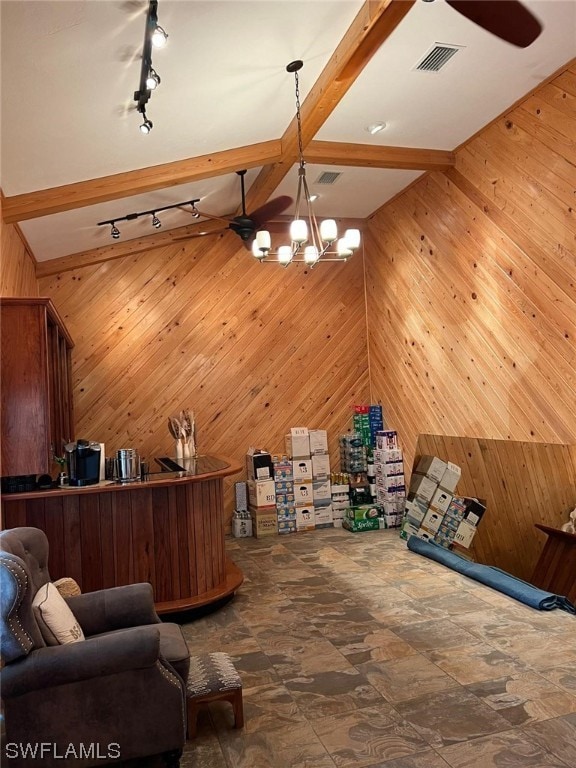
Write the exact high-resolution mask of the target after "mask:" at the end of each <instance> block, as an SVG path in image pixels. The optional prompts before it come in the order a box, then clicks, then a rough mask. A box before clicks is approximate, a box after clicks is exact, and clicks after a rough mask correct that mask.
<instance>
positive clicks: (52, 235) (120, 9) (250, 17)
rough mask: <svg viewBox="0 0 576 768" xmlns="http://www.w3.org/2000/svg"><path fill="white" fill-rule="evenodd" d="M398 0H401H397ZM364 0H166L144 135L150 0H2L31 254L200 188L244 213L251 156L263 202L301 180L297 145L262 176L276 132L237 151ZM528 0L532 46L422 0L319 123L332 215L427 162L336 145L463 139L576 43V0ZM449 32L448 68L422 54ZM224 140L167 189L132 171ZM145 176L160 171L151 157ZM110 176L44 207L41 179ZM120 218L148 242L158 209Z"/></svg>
mask: <svg viewBox="0 0 576 768" xmlns="http://www.w3.org/2000/svg"><path fill="white" fill-rule="evenodd" d="M498 1H499V0H486V2H498ZM402 2H403V0H393V2H391V3H390V8H387V9H386V10H384V15H386V14H390V13H392V7H393V6H398V5H399V4H400V3H402ZM366 5H368V6H373V7H376V6H386V5H388V3H386V2H384V3H382V2H380V3H370V4H365V3H363V2H361V1H360V0H307V1H306V2H294V0H287V1H283V0H277V1H276V0H260V1H258V0H222V1H220V0H210V1H209V2H202V1H201V0H159V4H158V19H159V23H160V24H161V25H162V26H163V27H164V28H165V29H166V31H167V32H168V33H169V43H168V46H167V47H166V48H165V49H163V50H161V51H154V54H153V64H154V67H155V69H156V70H157V71H158V73H159V74H160V76H161V78H162V82H161V85H160V86H159V88H158V89H157V90H156V91H155V92H153V94H152V96H151V99H150V101H149V104H148V107H147V113H148V117H149V118H150V119H151V120H152V122H153V124H154V128H153V130H152V131H151V133H150V134H149V135H142V134H141V133H140V132H139V130H138V125H139V124H140V122H141V119H140V116H139V115H138V113H137V112H136V111H135V110H134V101H133V95H134V91H136V90H137V89H138V85H139V79H140V63H141V62H140V56H141V52H142V42H143V37H144V24H145V18H146V10H147V8H148V3H147V2H139V1H138V0H125V1H123V0H1V5H0V7H1V24H2V38H1V42H2V47H1V75H2V115H1V127H2V134H1V177H0V184H1V186H2V191H3V194H4V196H5V198H6V200H5V206H4V208H5V212H6V214H7V215H6V216H5V218H6V219H7V220H8V219H9V216H8V214H9V213H10V206H11V202H12V201H11V198H14V199H15V200H16V199H17V197H18V196H23V198H22V199H24V198H25V202H26V203H27V205H28V208H27V209H26V210H27V212H26V213H25V214H24V213H22V210H23V209H20V211H19V212H18V211H17V212H16V213H15V214H14V217H13V218H11V219H10V220H12V221H18V222H19V226H20V228H21V230H22V232H23V235H24V237H25V238H26V240H27V241H28V243H29V245H30V247H31V250H32V251H33V253H34V255H35V257H36V259H37V260H38V261H46V260H50V259H55V258H59V257H63V256H67V255H70V254H76V253H79V252H83V251H87V250H90V249H94V248H100V247H105V246H109V245H110V244H111V243H112V241H111V240H110V230H109V228H108V227H98V226H97V222H98V221H101V220H103V219H112V218H115V217H118V218H120V217H122V216H125V215H127V214H129V213H131V212H133V211H142V210H150V209H154V208H159V207H163V206H165V205H171V204H173V203H177V202H180V201H185V200H190V199H193V198H200V199H201V202H200V203H199V204H198V207H199V208H201V210H205V211H207V212H210V213H212V214H214V215H225V214H231V213H233V212H235V210H236V208H237V206H238V203H239V184H238V178H237V176H236V175H235V174H234V172H233V171H234V169H235V168H237V169H239V168H242V167H248V168H249V169H250V170H249V171H248V174H247V176H246V181H247V186H249V187H250V186H251V185H252V184H255V186H254V188H253V189H252V193H253V195H254V197H253V200H250V196H249V201H250V202H252V203H254V204H257V205H261V204H262V203H263V202H265V199H267V198H269V197H273V196H276V195H277V194H288V195H291V196H294V195H295V187H296V169H295V167H290V166H292V162H293V159H294V158H293V156H292V155H287V156H286V158H284V162H285V163H286V161H287V159H288V160H289V163H288V166H287V167H285V168H284V170H283V171H282V172H281V173H276V175H273V176H272V177H271V178H272V179H273V183H274V185H275V186H274V188H270V189H267V188H266V185H265V184H261V183H260V182H261V180H262V178H263V174H264V173H265V171H262V168H263V167H264V166H266V165H268V164H269V163H274V162H277V161H278V160H279V159H280V158H279V157H277V156H273V155H274V152H273V149H274V147H272V148H270V152H269V154H268V155H267V154H266V153H264V154H263V155H262V159H261V160H258V158H259V157H260V154H259V152H254V151H252V150H250V149H248V150H247V151H246V153H244V154H243V153H242V152H238V153H234V150H236V149H237V148H242V147H247V148H251V147H253V145H259V144H260V143H265V142H272V141H278V140H280V139H281V137H282V136H283V134H284V133H285V131H286V130H287V128H288V127H289V125H290V123H291V121H292V119H293V117H294V111H295V102H294V78H293V75H291V74H288V73H287V72H286V70H285V67H286V65H287V64H288V63H289V62H290V61H292V60H294V59H302V60H303V61H304V67H303V69H302V70H301V72H300V90H301V99H302V101H303V102H304V101H305V98H306V96H307V95H308V93H309V92H310V91H311V90H313V86H314V84H315V82H316V81H317V80H318V79H319V78H320V77H321V76H322V73H323V70H324V68H325V67H326V66H327V65H328V66H330V62H332V63H333V61H334V60H333V58H331V57H333V54H334V51H335V50H336V49H337V48H338V46H339V44H340V41H341V40H342V39H343V38H344V37H345V35H346V34H347V30H348V29H349V28H350V26H351V25H352V24H353V22H354V19H355V17H356V15H357V13H358V12H359V11H360V10H361V9H363V8H364V7H365V6H366ZM525 5H526V6H527V7H529V8H530V9H531V10H532V12H533V13H534V14H535V15H536V16H537V17H538V18H539V19H540V20H541V22H542V23H543V26H544V31H543V33H542V34H541V35H540V37H539V38H538V39H537V40H536V41H535V42H534V43H533V44H532V45H531V46H529V47H528V48H526V49H519V48H516V47H514V46H512V45H510V44H508V43H505V42H503V41H502V40H500V39H498V38H496V37H494V36H493V35H491V34H489V33H487V32H485V31H484V30H482V29H480V28H479V27H477V26H475V25H474V24H473V23H472V22H470V21H468V20H467V19H466V18H464V17H463V16H461V15H460V14H458V13H456V12H455V11H454V10H453V9H452V8H451V7H450V6H448V5H447V4H446V3H445V2H444V0H435V2H423V0H417V2H415V3H414V4H413V5H412V7H411V8H410V9H409V11H408V12H407V14H406V16H405V17H404V19H403V20H402V21H401V22H400V23H399V25H398V26H397V28H396V29H395V30H394V31H392V32H391V34H390V35H389V37H387V39H385V40H384V41H383V43H382V44H381V46H380V47H379V48H378V50H377V51H376V53H375V54H374V56H373V57H372V58H371V59H370V60H369V61H368V63H367V64H366V66H365V67H364V68H363V69H361V71H360V73H359V74H358V76H357V77H356V79H355V80H353V82H352V85H351V87H350V88H349V90H347V92H345V93H344V95H343V96H342V97H341V98H340V97H339V101H338V100H337V103H336V106H335V108H334V109H333V111H332V112H331V113H329V114H328V115H327V117H326V119H325V120H323V119H317V130H316V133H315V135H313V136H310V137H309V138H310V139H313V140H314V141H315V142H334V143H335V150H336V151H335V153H334V154H333V156H332V157H331V158H324V157H320V160H319V161H317V159H316V158H318V155H316V156H314V155H313V154H311V156H310V157H309V158H308V164H307V170H308V180H309V182H312V183H311V186H312V187H313V189H312V191H315V192H319V193H320V197H319V199H318V201H317V203H316V204H315V205H316V210H317V213H318V214H319V215H320V216H328V215H330V216H333V217H360V218H365V217H367V216H368V215H370V214H371V213H372V212H373V211H375V210H376V209H378V208H379V207H380V206H381V205H383V204H384V203H385V202H386V201H387V200H389V199H390V198H391V197H393V196H394V195H395V194H397V193H398V192H399V191H401V190H402V189H403V188H404V187H406V186H407V185H408V184H410V183H411V182H412V181H413V180H414V179H415V178H417V177H418V176H419V175H420V174H421V173H422V172H424V170H425V168H426V166H424V167H423V168H417V167H408V168H402V167H401V168H383V167H369V165H371V164H368V163H366V162H362V161H358V163H356V164H349V163H350V162H354V161H350V158H349V157H348V156H347V154H346V148H343V147H340V148H338V146H337V145H339V144H340V145H341V144H342V143H347V144H354V145H367V146H368V147H369V148H379V147H382V148H383V147H405V148H426V149H433V150H454V149H455V148H456V147H458V146H459V145H460V144H462V143H463V142H465V141H466V140H467V139H468V138H469V137H470V136H472V135H473V134H474V133H476V132H477V131H478V130H480V129H481V128H482V127H483V126H484V125H486V124H487V123H489V122H490V121H491V120H493V119H494V118H495V117H497V116H498V115H499V114H501V113H502V112H503V111H504V110H505V109H506V108H507V107H509V106H510V105H512V104H513V103H514V102H515V101H517V100H518V99H520V98H521V97H522V96H524V95H525V94H526V93H528V92H529V91H531V90H532V89H533V88H535V87H536V86H537V85H538V84H539V83H540V82H542V81H543V80H545V79H546V78H547V77H549V76H550V75H551V74H552V73H553V72H554V71H555V70H557V69H558V68H559V67H560V66H562V65H563V64H565V63H566V62H567V61H568V60H570V59H571V58H572V57H573V56H574V54H575V51H576V2H574V0H526V2H525ZM437 43H442V44H450V45H456V46H461V49H460V50H459V52H458V53H457V54H456V55H455V56H453V57H452V59H451V60H450V61H449V62H448V63H447V64H446V66H445V67H444V68H443V69H442V70H441V71H440V72H438V73H430V72H419V71H416V70H415V65H416V64H417V62H418V61H419V60H420V59H421V58H422V57H423V56H424V55H425V54H426V53H427V52H428V51H429V50H430V49H431V48H432V47H433V46H434V45H435V44H437ZM325 107H326V102H323V108H325ZM303 112H304V110H303ZM316 118H318V116H316ZM378 121H384V122H386V124H387V127H386V129H385V130H384V131H382V132H381V133H379V134H377V135H375V136H371V135H370V134H369V133H368V132H367V131H366V126H368V125H369V124H371V123H374V122H378ZM318 146H320V145H318ZM312 149H313V147H312V145H311V146H310V152H311V153H312ZM229 151H230V152H231V154H230V155H227V154H226V153H227V152H229ZM259 151H260V150H259ZM218 153H222V155H219V154H218ZM211 155H218V158H224V160H226V161H227V162H224V163H223V165H220V164H219V161H218V162H215V163H214V168H215V170H214V172H213V173H212V172H210V171H209V170H208V171H205V172H202V173H197V174H194V173H192V175H191V176H189V177H188V178H193V179H196V180H194V181H191V182H190V181H187V182H186V183H178V184H174V179H173V178H170V177H169V176H166V177H163V180H162V184H161V186H159V188H157V189H154V190H152V191H148V190H146V191H143V192H142V191H141V190H142V187H141V186H139V185H138V184H139V182H140V181H141V176H142V175H140V176H138V174H135V173H133V172H136V171H138V170H139V169H153V168H154V167H155V166H159V165H162V164H166V163H174V162H176V161H186V160H188V161H190V167H192V168H194V165H195V159H196V158H204V160H205V159H206V158H205V156H211ZM306 155H307V152H306V150H305V156H306ZM244 159H247V161H246V162H245V163H243V162H242V161H243V160H244ZM328 160H330V162H328ZM335 161H336V163H335ZM231 163H237V165H236V166H234V165H231ZM334 163H335V164H334ZM207 164H208V166H209V165H210V161H207ZM324 170H338V171H342V176H341V177H340V178H339V179H338V181H337V182H336V183H335V184H334V185H333V186H322V187H320V188H317V187H316V185H315V184H314V182H315V180H316V178H317V177H318V176H319V175H320V173H321V172H322V171H324ZM121 173H122V174H126V173H128V176H127V177H124V178H123V180H122V184H120V183H118V184H117V185H116V187H115V186H114V185H115V181H114V179H110V178H109V177H112V176H114V175H115V174H121ZM145 175H147V176H154V170H149V171H147V172H146V174H145ZM104 178H105V185H106V194H105V196H104V198H103V199H104V200H105V201H104V202H96V203H95V202H94V198H93V197H90V198H89V199H84V198H83V195H82V194H81V190H82V189H83V188H82V187H79V188H78V189H79V194H78V199H77V200H76V199H74V194H73V190H72V193H71V194H68V193H70V190H69V189H68V190H67V195H68V196H67V198H66V203H65V204H63V205H62V206H61V207H60V210H56V211H55V212H53V210H52V209H53V208H54V206H53V207H52V209H50V211H49V212H48V213H47V214H46V215H43V214H45V213H46V210H47V209H45V208H43V207H42V205H37V204H36V202H35V201H36V198H35V197H34V195H31V193H38V192H39V191H41V190H54V189H55V188H58V187H62V186H64V185H73V184H78V183H79V182H90V181H91V180H96V179H104ZM181 179H182V176H179V177H178V179H177V181H181ZM256 179H258V181H257V182H256ZM120 181H121V180H120V179H118V182H120ZM256 185H258V193H256V189H257V187H256ZM40 197H41V196H40ZM56 197H58V195H57V194H56ZM63 199H64V196H63ZM56 207H57V206H56ZM288 212H289V211H288ZM41 214H42V215H41ZM29 216H30V218H28V217H29ZM161 218H162V223H163V228H162V232H165V231H166V230H167V229H170V228H175V227H182V226H185V225H191V224H192V223H193V220H191V217H190V216H189V214H187V213H184V212H182V211H179V210H175V211H171V212H166V213H164V214H162V217H161ZM121 231H122V239H123V240H128V239H130V238H142V237H150V242H151V243H153V242H154V240H153V238H154V237H157V234H158V233H157V231H156V230H154V229H152V228H151V226H150V221H149V220H147V219H139V220H137V221H132V222H125V223H124V224H123V226H122V227H121ZM229 236H230V237H233V236H234V235H232V234H230V235H229Z"/></svg>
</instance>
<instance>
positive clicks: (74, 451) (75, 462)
mask: <svg viewBox="0 0 576 768" xmlns="http://www.w3.org/2000/svg"><path fill="white" fill-rule="evenodd" d="M100 451H101V448H100V443H94V442H92V441H88V440H77V441H76V442H75V443H68V444H67V445H65V446H64V453H65V455H66V463H67V465H68V477H69V484H70V485H72V486H83V485H94V484H95V483H98V482H100Z"/></svg>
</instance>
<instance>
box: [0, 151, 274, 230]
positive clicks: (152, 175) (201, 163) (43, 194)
mask: <svg viewBox="0 0 576 768" xmlns="http://www.w3.org/2000/svg"><path fill="white" fill-rule="evenodd" d="M280 158H281V142H280V140H278V139H275V140H273V141H264V142H261V143H259V144H250V145H248V146H245V147H236V148H235V149H229V150H225V151H222V152H214V153H212V154H209V155H201V156H199V157H192V158H189V159H187V160H176V161H175V162H172V163H165V164H163V165H154V166H150V167H148V168H141V169H140V170H137V171H126V172H124V173H116V174H113V175H112V176H102V177H101V178H99V179H90V180H88V181H80V182H77V183H75V184H65V185H63V186H61V187H53V188H51V189H42V190H39V191H37V192H26V193H24V194H21V195H13V196H11V197H6V198H5V199H4V201H3V207H2V217H3V219H4V222H5V223H6V224H13V223H15V222H17V221H26V220H27V219H36V218H38V217H39V216H47V215H49V214H53V213H61V212H62V211H70V210H72V209H74V208H83V207H84V206H87V205H95V204H97V203H105V202H108V201H109V200H118V199H120V198H124V197H131V196H132V195H139V194H142V193H143V192H152V191H154V190H156V189H164V188H165V187H173V186H177V185H179V184H188V183H190V182H192V181H200V180H201V179H208V178H212V177H213V176H223V175H224V174H226V173H232V172H234V171H237V170H240V169H242V168H255V167H258V166H260V165H266V164H267V163H273V162H275V161H276V160H279V159H280Z"/></svg>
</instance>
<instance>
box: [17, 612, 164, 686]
mask: <svg viewBox="0 0 576 768" xmlns="http://www.w3.org/2000/svg"><path fill="white" fill-rule="evenodd" d="M159 653H160V634H159V632H158V629H157V628H156V627H154V626H146V627H133V628H132V629H127V630H124V631H121V632H116V633H114V634H113V635H103V636H102V637H92V638H89V639H87V640H81V641H80V642H77V643H68V644H66V645H56V646H48V647H44V648H38V649H36V650H34V651H32V652H31V653H30V654H28V656H27V657H26V658H24V659H22V660H19V661H15V662H13V663H12V664H7V665H6V666H5V667H4V668H3V669H2V698H4V699H8V698H11V697H13V696H21V695H22V694H25V693H30V692H31V691H40V690H43V689H46V688H54V687H56V686H61V685H66V684H68V683H77V682H79V681H82V680H91V679H93V678H95V677H104V676H107V675H114V674H117V673H120V672H126V671H128V670H133V669H143V668H146V667H151V666H153V665H154V664H155V663H156V661H157V660H158V656H159Z"/></svg>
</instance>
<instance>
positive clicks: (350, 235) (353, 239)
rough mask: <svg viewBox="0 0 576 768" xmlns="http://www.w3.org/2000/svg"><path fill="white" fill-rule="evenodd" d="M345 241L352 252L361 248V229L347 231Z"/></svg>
mask: <svg viewBox="0 0 576 768" xmlns="http://www.w3.org/2000/svg"><path fill="white" fill-rule="evenodd" d="M344 239H345V240H346V242H347V243H348V247H349V248H350V250H351V251H355V250H356V248H358V247H359V246H360V230H359V229H347V230H346V232H344Z"/></svg>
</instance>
